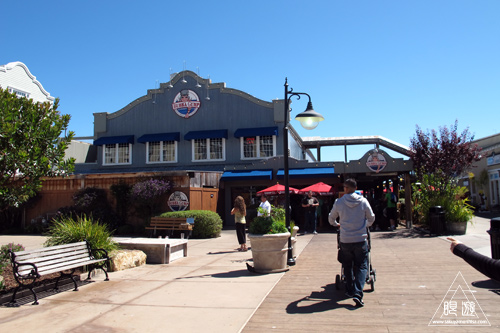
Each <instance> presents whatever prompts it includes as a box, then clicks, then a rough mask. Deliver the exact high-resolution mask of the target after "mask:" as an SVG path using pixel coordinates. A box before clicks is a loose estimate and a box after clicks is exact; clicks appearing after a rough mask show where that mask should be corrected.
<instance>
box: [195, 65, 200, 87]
mask: <svg viewBox="0 0 500 333" xmlns="http://www.w3.org/2000/svg"><path fill="white" fill-rule="evenodd" d="M196 69H197V72H198V77H197V78H196V88H201V84H200V83H199V82H198V78H199V77H200V67H196Z"/></svg>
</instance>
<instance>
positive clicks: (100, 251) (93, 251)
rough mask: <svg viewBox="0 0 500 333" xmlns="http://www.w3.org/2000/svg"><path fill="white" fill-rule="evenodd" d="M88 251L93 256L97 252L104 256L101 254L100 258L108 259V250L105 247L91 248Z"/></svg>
mask: <svg viewBox="0 0 500 333" xmlns="http://www.w3.org/2000/svg"><path fill="white" fill-rule="evenodd" d="M90 252H91V254H92V257H94V258H96V255H97V254H103V255H104V256H102V257H101V259H106V260H109V256H108V251H106V250H105V249H91V250H90Z"/></svg>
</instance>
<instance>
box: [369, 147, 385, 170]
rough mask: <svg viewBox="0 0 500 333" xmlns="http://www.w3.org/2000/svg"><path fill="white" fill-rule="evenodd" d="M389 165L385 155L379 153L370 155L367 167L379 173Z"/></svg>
mask: <svg viewBox="0 0 500 333" xmlns="http://www.w3.org/2000/svg"><path fill="white" fill-rule="evenodd" d="M386 165H387V161H386V160H385V157H384V155H382V154H379V153H378V152H376V153H372V154H370V156H368V159H367V160H366V166H367V167H368V169H370V170H371V171H373V172H376V173H379V172H380V171H382V170H384V168H385V166H386Z"/></svg>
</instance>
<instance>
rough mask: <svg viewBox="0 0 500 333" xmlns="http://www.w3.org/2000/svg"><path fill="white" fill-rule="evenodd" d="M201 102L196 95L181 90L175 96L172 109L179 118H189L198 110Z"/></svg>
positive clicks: (187, 90)
mask: <svg viewBox="0 0 500 333" xmlns="http://www.w3.org/2000/svg"><path fill="white" fill-rule="evenodd" d="M200 105H201V102H200V98H199V97H198V95H197V94H196V93H195V92H194V91H192V90H189V89H182V90H181V91H179V93H178V94H177V95H175V98H174V102H173V103H172V109H173V110H174V112H175V113H177V115H178V116H179V117H182V118H186V119H187V118H189V117H191V116H194V114H195V113H196V112H197V111H198V109H199V108H200Z"/></svg>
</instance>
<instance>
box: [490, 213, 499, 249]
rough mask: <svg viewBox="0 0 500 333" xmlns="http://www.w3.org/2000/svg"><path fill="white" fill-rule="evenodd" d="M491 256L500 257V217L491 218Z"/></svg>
mask: <svg viewBox="0 0 500 333" xmlns="http://www.w3.org/2000/svg"><path fill="white" fill-rule="evenodd" d="M488 233H489V234H490V243H491V258H493V259H500V217H495V218H492V219H491V220H490V230H488Z"/></svg>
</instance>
